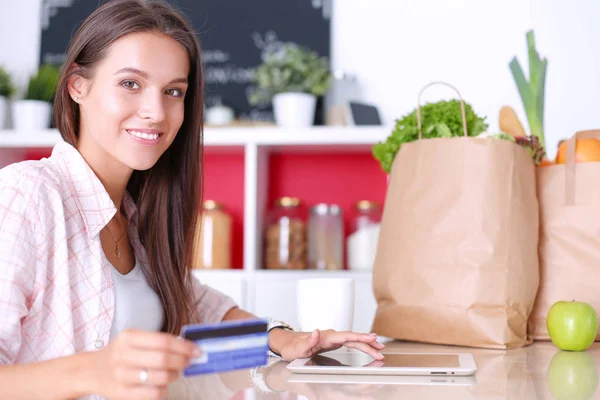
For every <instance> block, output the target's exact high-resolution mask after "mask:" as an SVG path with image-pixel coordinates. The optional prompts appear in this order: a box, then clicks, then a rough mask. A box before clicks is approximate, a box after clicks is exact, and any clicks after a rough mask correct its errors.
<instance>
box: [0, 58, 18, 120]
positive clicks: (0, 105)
mask: <svg viewBox="0 0 600 400" xmlns="http://www.w3.org/2000/svg"><path fill="white" fill-rule="evenodd" d="M13 94H15V86H14V85H13V81H12V77H11V76H10V74H9V73H8V71H7V70H6V69H4V68H3V67H1V66H0V129H4V128H5V127H6V120H7V116H8V99H10V97H11V96H12V95H13Z"/></svg>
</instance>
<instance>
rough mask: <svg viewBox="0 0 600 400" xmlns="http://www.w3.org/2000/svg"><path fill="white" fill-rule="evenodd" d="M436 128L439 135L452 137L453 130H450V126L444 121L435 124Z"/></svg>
mask: <svg viewBox="0 0 600 400" xmlns="http://www.w3.org/2000/svg"><path fill="white" fill-rule="evenodd" d="M435 130H436V132H437V134H438V136H439V137H443V138H449V137H452V132H451V131H450V128H448V126H447V125H446V124H444V123H443V122H440V123H437V124H435Z"/></svg>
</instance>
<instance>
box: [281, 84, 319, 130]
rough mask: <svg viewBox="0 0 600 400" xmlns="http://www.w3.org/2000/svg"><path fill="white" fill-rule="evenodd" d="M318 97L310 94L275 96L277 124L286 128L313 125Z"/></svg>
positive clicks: (282, 94)
mask: <svg viewBox="0 0 600 400" xmlns="http://www.w3.org/2000/svg"><path fill="white" fill-rule="evenodd" d="M316 106H317V97H316V96H315V95H312V94H308V93H279V94H276V95H275V96H273V112H274V113H275V123H276V124H277V125H279V126H281V127H284V128H306V127H309V126H312V125H313V122H314V119H315V109H316Z"/></svg>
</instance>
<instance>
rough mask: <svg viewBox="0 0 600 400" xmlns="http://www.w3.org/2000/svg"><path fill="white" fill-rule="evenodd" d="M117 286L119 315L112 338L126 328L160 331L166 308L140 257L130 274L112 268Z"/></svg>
mask: <svg viewBox="0 0 600 400" xmlns="http://www.w3.org/2000/svg"><path fill="white" fill-rule="evenodd" d="M110 271H111V275H112V278H113V284H114V288H115V315H114V318H113V323H112V326H111V328H110V340H113V339H114V338H115V337H117V335H118V334H119V332H121V331H122V330H123V329H127V328H134V329H141V330H145V331H160V329H161V328H162V326H163V322H164V310H163V306H162V303H161V301H160V298H159V297H158V294H156V292H155V291H154V290H153V289H152V288H151V287H150V285H149V284H148V281H147V279H146V275H145V274H144V271H143V268H142V266H141V265H140V262H139V260H138V259H137V257H136V260H135V266H134V267H133V269H132V270H131V271H129V273H127V274H126V275H123V274H121V273H120V272H119V271H117V269H116V268H114V267H113V268H111V269H110Z"/></svg>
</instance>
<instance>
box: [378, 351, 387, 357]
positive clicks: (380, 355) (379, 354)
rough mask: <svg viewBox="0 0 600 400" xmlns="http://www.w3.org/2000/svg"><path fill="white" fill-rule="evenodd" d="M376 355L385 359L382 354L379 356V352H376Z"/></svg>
mask: <svg viewBox="0 0 600 400" xmlns="http://www.w3.org/2000/svg"><path fill="white" fill-rule="evenodd" d="M377 355H378V356H379V357H380V358H385V357H384V355H383V354H381V353H380V352H377Z"/></svg>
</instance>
